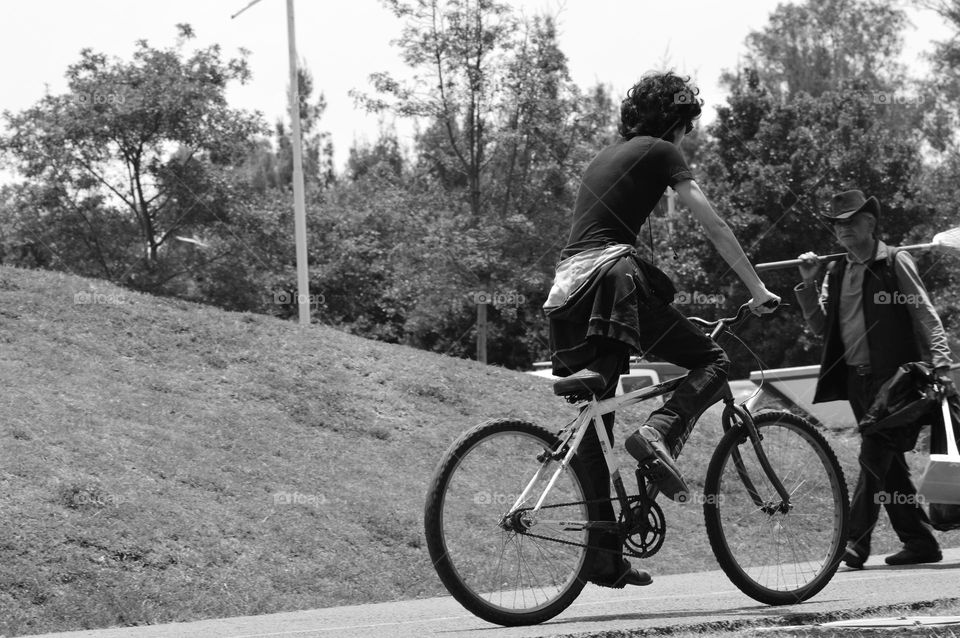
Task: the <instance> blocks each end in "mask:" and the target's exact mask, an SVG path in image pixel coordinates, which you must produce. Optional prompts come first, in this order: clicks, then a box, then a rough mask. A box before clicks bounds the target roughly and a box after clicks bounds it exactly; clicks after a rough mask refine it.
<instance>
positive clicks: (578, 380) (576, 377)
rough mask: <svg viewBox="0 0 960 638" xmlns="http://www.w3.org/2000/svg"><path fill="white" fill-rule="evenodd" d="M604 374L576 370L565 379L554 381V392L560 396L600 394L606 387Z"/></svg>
mask: <svg viewBox="0 0 960 638" xmlns="http://www.w3.org/2000/svg"><path fill="white" fill-rule="evenodd" d="M606 385H607V382H606V381H604V379H603V375H602V374H600V373H599V372H593V371H592V370H581V371H580V372H575V373H573V374H571V375H570V376H569V377H567V378H565V379H560V380H559V381H554V383H553V393H554V394H556V395H558V396H567V395H577V396H579V395H587V396H589V395H592V394H600V393H601V392H603V389H604V388H605V387H606Z"/></svg>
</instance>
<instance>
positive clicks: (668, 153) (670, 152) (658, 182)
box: [560, 136, 693, 259]
mask: <svg viewBox="0 0 960 638" xmlns="http://www.w3.org/2000/svg"><path fill="white" fill-rule="evenodd" d="M687 179H693V173H691V172H690V169H689V168H688V167H687V162H686V160H685V159H683V155H682V154H681V153H680V149H678V148H677V147H676V146H674V145H673V144H671V143H670V142H665V141H664V140H662V139H660V138H656V137H647V136H638V137H634V138H631V139H629V140H624V141H620V142H617V143H616V144H613V145H612V146H608V147H607V148H605V149H603V150H602V151H600V153H599V154H598V155H597V156H596V157H595V158H594V159H593V161H592V162H591V163H590V166H588V167H587V170H586V171H585V172H584V174H583V178H582V179H581V181H580V191H579V192H578V193H577V203H576V206H575V207H574V211H573V227H572V228H571V229H570V237H569V239H568V240H567V247H566V248H564V249H563V252H562V253H561V254H560V258H561V259H566V258H567V257H570V256H572V255H575V254H577V253H579V252H582V251H584V250H588V249H590V248H599V247H603V246H607V245H610V244H630V245H633V244H635V243H636V241H637V234H638V233H639V232H640V227H641V226H643V222H644V221H646V219H647V217H649V216H650V213H651V211H653V209H654V207H655V206H656V205H657V202H659V201H660V198H661V197H662V196H663V192H664V191H665V190H666V188H667V186H675V185H676V184H678V183H679V182H682V181H684V180H687Z"/></svg>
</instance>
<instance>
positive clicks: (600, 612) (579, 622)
mask: <svg viewBox="0 0 960 638" xmlns="http://www.w3.org/2000/svg"><path fill="white" fill-rule="evenodd" d="M953 597H960V548H956V549H950V550H946V551H945V552H944V561H943V562H941V563H936V564H933V565H922V566H914V567H900V568H892V567H887V566H886V565H884V564H883V562H882V557H873V558H871V560H870V561H869V562H868V563H867V568H866V569H864V570H862V571H850V572H841V573H838V574H837V575H836V577H834V579H833V580H832V581H831V583H830V584H829V585H828V586H827V587H826V588H825V589H824V590H823V591H822V592H820V593H819V594H818V595H817V596H815V597H814V599H813V600H811V601H808V602H806V603H804V604H802V605H792V606H788V607H768V606H766V605H761V604H759V603H757V602H756V601H754V600H753V599H751V598H748V597H747V596H744V595H743V594H742V593H740V591H739V590H738V589H736V588H735V587H734V586H733V585H732V584H730V581H729V580H727V578H726V576H724V574H723V573H722V572H720V571H713V572H703V573H699V574H678V575H673V576H660V577H657V578H656V579H655V581H654V583H653V584H652V585H650V586H649V587H637V588H630V589H623V590H610V589H601V588H598V587H594V586H592V585H590V586H588V587H587V588H586V589H585V590H584V591H583V594H581V596H580V598H578V599H577V601H576V602H575V603H574V604H573V605H572V606H571V607H570V608H569V609H567V611H565V612H564V613H562V614H560V616H558V617H557V618H554V619H553V620H551V621H550V622H548V623H545V624H542V625H538V626H535V627H519V628H509V629H508V628H503V627H497V626H495V625H490V624H488V623H485V622H483V621H481V620H479V619H477V618H476V617H474V616H472V615H471V614H470V613H468V612H467V611H465V610H464V609H463V608H462V607H461V606H460V605H459V604H458V603H457V602H456V601H454V600H453V599H452V598H449V597H443V598H429V599H423V600H413V601H403V602H395V603H379V604H372V605H355V606H350V607H330V608H326V609H315V610H312V611H299V612H290V613H282V614H269V615H264V616H246V617H240V618H226V619H217V620H204V621H199V622H191V623H175V624H168V625H154V626H151V627H136V628H131V627H124V628H118V629H103V630H94V631H75V632H66V633H57V634H45V636H49V637H53V636H56V637H58V638H81V637H82V638H174V637H176V638H181V637H187V636H189V637H192V636H198V637H203V638H286V637H290V638H367V637H369V636H389V637H390V638H408V637H409V638H419V637H420V636H449V637H456V638H474V637H478V636H483V637H485V638H507V637H510V638H513V637H517V636H557V635H568V634H580V635H600V636H602V635H603V634H604V633H605V632H607V631H610V632H616V631H621V632H623V631H627V630H630V629H638V628H651V627H664V626H682V625H695V624H701V623H704V622H710V621H728V622H742V621H756V620H764V619H766V620H769V621H770V622H771V623H773V622H775V621H777V620H779V621H780V622H782V619H786V620H787V621H791V622H796V623H797V624H799V623H805V622H809V616H807V615H808V614H818V613H824V612H834V611H845V610H852V609H862V608H867V607H874V606H882V605H891V604H896V603H910V602H918V601H925V600H933V599H940V598H953ZM918 613H920V612H918ZM885 615H889V614H885ZM620 635H623V634H620Z"/></svg>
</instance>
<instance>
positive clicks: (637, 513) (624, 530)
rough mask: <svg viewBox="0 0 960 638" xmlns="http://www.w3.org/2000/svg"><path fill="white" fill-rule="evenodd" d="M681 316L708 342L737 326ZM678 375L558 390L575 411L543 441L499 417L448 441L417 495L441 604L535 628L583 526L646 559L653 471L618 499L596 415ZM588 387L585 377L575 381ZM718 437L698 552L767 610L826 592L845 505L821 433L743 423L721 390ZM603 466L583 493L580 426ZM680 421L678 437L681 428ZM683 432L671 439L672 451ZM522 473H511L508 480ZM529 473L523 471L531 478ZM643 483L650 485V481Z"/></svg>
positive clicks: (572, 593)
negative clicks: (616, 391)
mask: <svg viewBox="0 0 960 638" xmlns="http://www.w3.org/2000/svg"><path fill="white" fill-rule="evenodd" d="M748 311H749V309H748V306H747V305H746V304H744V305H743V306H741V307H740V309H739V310H738V312H737V314H736V316H734V317H727V318H722V319H718V320H716V321H706V320H704V319H700V318H698V317H691V318H690V319H691V321H694V322H695V323H697V324H698V325H700V326H702V327H704V328H705V329H707V330H709V332H710V336H711V337H712V338H714V339H716V338H717V337H718V336H719V335H720V334H721V333H723V332H724V331H726V330H728V329H729V328H730V327H731V326H733V325H734V324H737V323H739V322H740V321H742V320H743V319H744V318H745V317H746V315H747V313H748ZM684 378H685V377H679V378H676V379H671V380H669V381H666V382H663V383H660V384H657V385H654V386H649V387H646V388H641V389H638V390H634V391H632V392H628V393H626V394H623V395H620V396H617V397H613V398H610V399H605V400H598V399H597V398H596V394H595V393H596V392H599V391H600V390H601V388H602V380H601V379H599V375H597V379H595V381H596V383H594V384H592V385H591V384H588V386H589V387H586V388H584V386H583V385H582V384H581V385H580V389H578V390H576V389H575V390H573V391H566V390H567V386H569V385H571V384H569V383H568V384H567V386H565V385H564V382H565V381H569V378H568V379H561V380H560V381H558V382H556V383H555V385H554V390H555V392H556V393H557V394H561V395H563V396H565V398H566V399H567V400H568V401H570V402H571V403H576V404H578V405H579V414H578V415H577V417H576V418H575V419H573V420H572V421H571V422H570V423H568V424H567V425H565V426H564V427H563V428H561V429H560V431H559V432H557V433H556V434H554V433H551V432H550V431H548V430H547V429H545V428H542V427H539V426H537V425H534V424H532V423H529V422H526V421H519V420H510V419H501V420H494V421H488V422H485V423H482V424H480V425H478V426H475V427H474V428H472V429H470V430H468V431H467V432H465V433H464V434H463V435H461V436H460V437H459V438H458V439H457V440H456V441H454V443H453V444H452V445H451V447H450V448H449V449H448V450H447V452H446V454H445V455H444V457H443V459H442V460H441V462H440V464H439V466H438V468H437V470H436V473H435V474H434V477H433V480H432V482H431V485H430V488H429V490H428V493H427V502H426V507H425V512H424V526H425V531H426V540H427V547H428V549H429V553H430V557H431V559H432V560H433V564H434V566H435V569H436V571H437V574H438V575H439V576H440V580H441V581H442V582H443V584H444V585H445V586H446V588H447V590H448V591H449V592H450V594H452V595H453V597H454V598H455V599H456V600H457V601H459V602H460V603H461V604H462V605H463V606H464V607H465V608H466V609H468V610H469V611H471V612H472V613H473V614H475V615H476V616H478V617H480V618H482V619H484V620H487V621H489V622H492V623H495V624H499V625H505V626H514V625H528V624H536V623H540V622H543V621H545V620H548V619H550V618H553V617H554V616H556V615H557V614H559V613H560V612H562V611H563V610H564V609H566V608H567V607H568V606H569V605H570V604H571V603H572V602H573V601H574V600H575V599H576V598H577V596H578V595H579V594H580V592H581V591H582V590H583V588H584V586H585V584H586V582H587V579H586V577H585V574H586V572H587V569H588V567H589V565H588V554H589V555H590V556H595V555H596V554H590V553H591V552H600V551H611V550H609V549H603V548H600V547H598V546H595V545H588V542H587V540H588V536H589V533H590V532H591V530H602V531H606V532H608V533H616V534H617V536H618V538H619V541H620V544H621V546H622V547H623V555H624V556H625V557H628V558H629V557H633V558H646V557H649V556H652V555H653V554H655V553H656V552H657V551H659V549H660V547H661V546H662V544H663V540H664V536H665V532H666V521H665V519H664V515H663V510H662V509H661V508H660V507H659V505H657V503H656V496H657V493H658V491H657V488H656V485H655V479H656V478H657V477H658V476H660V472H661V471H662V468H660V462H659V461H657V460H651V461H648V462H645V463H643V464H640V465H639V466H638V467H637V470H636V472H635V474H636V480H637V492H636V493H635V494H630V495H628V494H627V491H626V488H625V487H624V481H623V477H622V476H621V473H620V470H619V469H618V468H617V466H616V462H615V460H614V458H613V456H612V453H611V445H610V440H609V439H608V437H607V435H606V431H605V429H604V427H603V425H602V421H601V419H600V417H601V416H602V415H603V414H606V413H608V412H611V411H614V410H621V409H623V408H625V407H627V406H630V405H634V404H638V403H641V402H643V401H645V400H648V399H651V398H654V397H657V396H660V395H663V394H666V393H668V392H671V391H673V390H674V389H675V388H676V387H677V386H678V385H679V384H680V383H682V381H683V379H684ZM588 381H589V380H588ZM721 399H722V401H723V403H724V407H723V413H722V417H721V422H722V425H723V432H724V434H723V436H722V437H721V439H720V441H719V443H718V444H717V446H716V448H715V450H714V452H713V455H712V457H711V461H710V464H709V467H708V469H707V474H706V479H705V485H704V493H703V514H704V520H705V524H706V529H707V535H708V537H709V540H710V546H711V549H712V550H713V553H714V555H715V557H716V559H717V561H718V563H719V564H720V567H721V568H722V569H723V571H724V572H725V573H726V575H727V577H728V578H729V579H730V580H731V581H732V582H733V583H734V584H735V585H736V586H737V587H738V588H739V589H740V590H741V591H742V592H743V593H745V594H746V595H748V596H750V597H751V598H754V599H755V600H757V601H760V602H763V603H766V604H770V605H783V604H790V603H798V602H801V601H804V600H807V599H808V598H810V597H811V596H813V595H815V594H816V593H817V592H819V591H820V590H821V589H823V587H825V586H826V585H827V583H828V582H829V581H830V579H831V578H832V577H833V575H834V573H835V572H836V570H837V567H838V566H839V563H840V560H841V558H842V555H843V552H844V549H845V541H846V537H847V519H848V510H849V504H848V503H849V501H848V498H847V486H846V481H845V480H844V476H843V470H842V469H841V467H840V464H839V462H838V461H837V457H836V455H835V454H834V452H833V450H832V449H831V447H830V445H829V444H828V443H827V441H826V439H825V438H824V437H823V435H822V434H821V433H820V432H819V431H818V430H817V429H816V427H815V426H814V425H813V424H811V423H810V422H809V421H807V420H806V419H804V418H802V417H800V416H798V415H795V414H792V413H789V412H785V411H769V412H759V413H758V414H757V415H756V416H753V415H751V414H750V411H749V410H748V409H746V406H745V405H743V406H741V405H735V403H734V400H733V395H732V393H731V390H730V387H729V385H725V386H724V390H723V392H722V395H721ZM591 424H592V425H593V427H594V428H595V430H596V433H597V435H598V438H599V441H600V445H601V448H602V450H603V455H604V458H605V460H606V463H607V466H608V467H609V470H610V477H611V483H612V485H613V489H614V494H615V496H613V497H610V489H609V488H610V486H609V485H608V486H606V492H605V493H604V492H603V490H602V489H601V490H600V491H599V492H598V491H597V490H595V489H594V486H592V485H590V483H589V480H588V476H587V475H586V473H585V472H584V468H583V467H582V466H581V463H580V459H579V458H578V456H577V454H576V452H577V449H578V446H579V445H580V443H581V441H582V440H583V436H584V434H585V433H586V431H587V428H588V427H590V425H591ZM691 429H692V424H691V425H690V426H689V427H688V428H687V433H689V431H690V430H691ZM684 441H685V437H681V440H680V441H678V442H677V444H676V446H675V449H674V452H673V453H674V456H676V455H679V453H680V449H679V448H682V446H683V442H684ZM521 473H522V474H523V478H521ZM531 475H532V476H531ZM651 479H653V480H651ZM604 500H609V501H610V502H613V503H616V504H618V505H619V516H618V520H617V521H596V520H590V510H591V509H592V508H594V507H595V506H596V503H599V502H601V501H604Z"/></svg>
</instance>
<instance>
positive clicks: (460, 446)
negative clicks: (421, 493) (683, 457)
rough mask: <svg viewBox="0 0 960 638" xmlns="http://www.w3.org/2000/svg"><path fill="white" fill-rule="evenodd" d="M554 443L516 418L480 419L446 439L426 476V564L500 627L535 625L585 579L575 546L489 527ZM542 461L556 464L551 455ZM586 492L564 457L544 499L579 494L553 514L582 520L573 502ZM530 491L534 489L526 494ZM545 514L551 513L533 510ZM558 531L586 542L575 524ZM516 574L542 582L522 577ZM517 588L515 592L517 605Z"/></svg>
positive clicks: (582, 552) (578, 471) (584, 512)
mask: <svg viewBox="0 0 960 638" xmlns="http://www.w3.org/2000/svg"><path fill="white" fill-rule="evenodd" d="M496 439H503V440H502V441H499V440H496ZM558 443H559V441H558V440H557V438H556V436H554V435H553V434H551V433H550V432H548V431H547V430H546V429H544V428H541V427H538V426H536V425H533V424H532V423H528V422H526V421H516V420H509V419H503V420H496V421H489V422H486V423H482V424H480V425H478V426H476V427H474V428H472V429H470V430H469V431H467V432H466V433H464V434H463V435H462V436H461V437H460V438H458V439H457V440H456V441H455V442H454V443H453V444H452V445H451V447H450V449H449V450H448V451H447V453H446V454H445V455H444V457H443V459H442V460H441V462H440V464H439V466H438V467H437V470H436V472H435V473H434V476H433V479H432V480H431V482H430V487H429V489H428V492H427V499H426V507H425V509H424V530H425V534H426V541H427V548H428V550H429V553H430V558H431V560H432V561H433V565H434V568H435V569H436V571H437V575H438V576H439V577H440V580H441V581H442V582H443V584H444V586H445V587H446V588H447V590H448V591H449V592H450V594H451V595H452V596H453V597H454V598H455V599H456V600H457V601H459V602H460V604H462V605H463V606H464V607H465V608H466V609H467V610H469V611H470V612H472V613H473V614H475V615H476V616H478V617H480V618H482V619H484V620H486V621H488V622H492V623H496V624H499V625H504V626H517V625H531V624H537V623H541V622H543V621H545V620H548V619H550V618H553V617H554V616H556V615H557V614H559V613H560V612H562V611H563V610H564V609H566V608H567V607H568V606H569V605H570V604H571V603H572V602H573V601H574V600H575V599H576V597H577V596H578V595H579V594H580V592H581V591H582V589H583V587H584V585H585V580H584V570H585V569H586V567H587V558H586V554H587V549H586V548H585V547H576V546H573V545H564V544H562V543H554V542H553V541H546V542H541V541H540V540H539V539H536V538H531V537H530V536H528V535H527V534H523V533H517V532H511V531H507V530H504V529H503V528H501V527H500V526H499V521H500V518H501V517H502V516H503V515H504V514H505V513H506V512H507V511H509V510H510V508H511V507H512V506H513V504H514V502H515V500H516V498H517V497H519V495H520V494H521V493H522V490H523V488H524V487H525V486H526V484H527V483H528V482H529V481H530V479H532V478H533V476H534V475H535V471H536V469H537V467H539V465H540V462H539V461H537V459H536V456H537V455H539V454H540V453H541V452H543V451H544V450H548V449H549V450H552V449H555V448H556V446H557V445H558ZM501 444H502V445H501ZM505 448H509V449H505ZM527 460H529V463H527ZM550 463H554V466H555V467H556V462H554V461H550ZM518 466H524V467H518ZM478 481H479V482H482V483H483V485H478V484H477V482H478ZM590 493H591V492H590V487H589V484H588V483H587V479H586V477H585V476H584V473H583V470H582V468H581V466H580V462H579V459H577V458H576V457H574V459H573V462H572V463H571V464H570V466H569V467H568V468H567V471H565V472H564V473H563V474H561V476H560V479H559V480H558V481H557V484H556V485H555V486H554V488H553V489H552V490H551V492H550V497H549V501H548V502H545V505H547V504H551V503H565V502H571V501H580V502H581V503H580V506H579V507H578V506H573V507H571V508H559V509H563V512H562V517H566V518H567V519H568V520H570V519H571V517H578V518H581V519H582V520H588V508H587V506H586V504H585V503H583V501H585V495H586V494H590ZM538 496H539V490H536V491H535V493H534V494H533V496H532V498H533V499H534V500H535V499H536V498H537V497H538ZM528 501H529V499H528ZM531 505H532V503H531ZM545 511H550V512H552V513H554V514H560V513H561V512H559V511H558V510H541V513H542V512H545ZM573 520H576V519H573ZM531 529H532V530H533V531H535V532H536V533H538V534H542V533H543V532H544V531H545V530H544V529H542V528H541V527H540V526H539V525H538V526H536V527H535V528H531ZM547 531H549V530H547ZM558 534H559V535H560V537H562V538H563V539H564V540H569V541H571V542H582V543H586V540H585V539H586V537H587V532H585V531H582V532H579V533H577V532H574V533H571V534H570V535H569V538H568V537H566V536H565V535H563V534H562V533H561V532H558ZM548 544H549V546H548ZM513 559H516V564H512V563H511V564H510V571H509V573H507V572H505V570H504V569H502V566H503V564H504V562H505V561H507V562H510V561H512V560H513ZM494 564H496V567H493V565H494ZM534 564H535V565H536V567H537V569H536V570H534ZM541 566H543V567H544V569H542V570H541V569H540V567H541ZM525 578H529V579H530V580H533V579H538V580H543V581H544V582H543V583H526V582H525V581H524V579H525ZM518 581H519V582H518ZM528 584H529V585H530V587H527V585H528ZM538 586H539V587H538ZM547 586H548V587H547ZM518 591H519V592H521V593H522V595H521V596H520V601H519V603H518V600H517V592H518ZM497 594H499V596H497ZM511 594H512V597H513V600H512V603H511V601H510V600H509V596H510V595H511ZM505 596H506V600H505Z"/></svg>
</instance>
